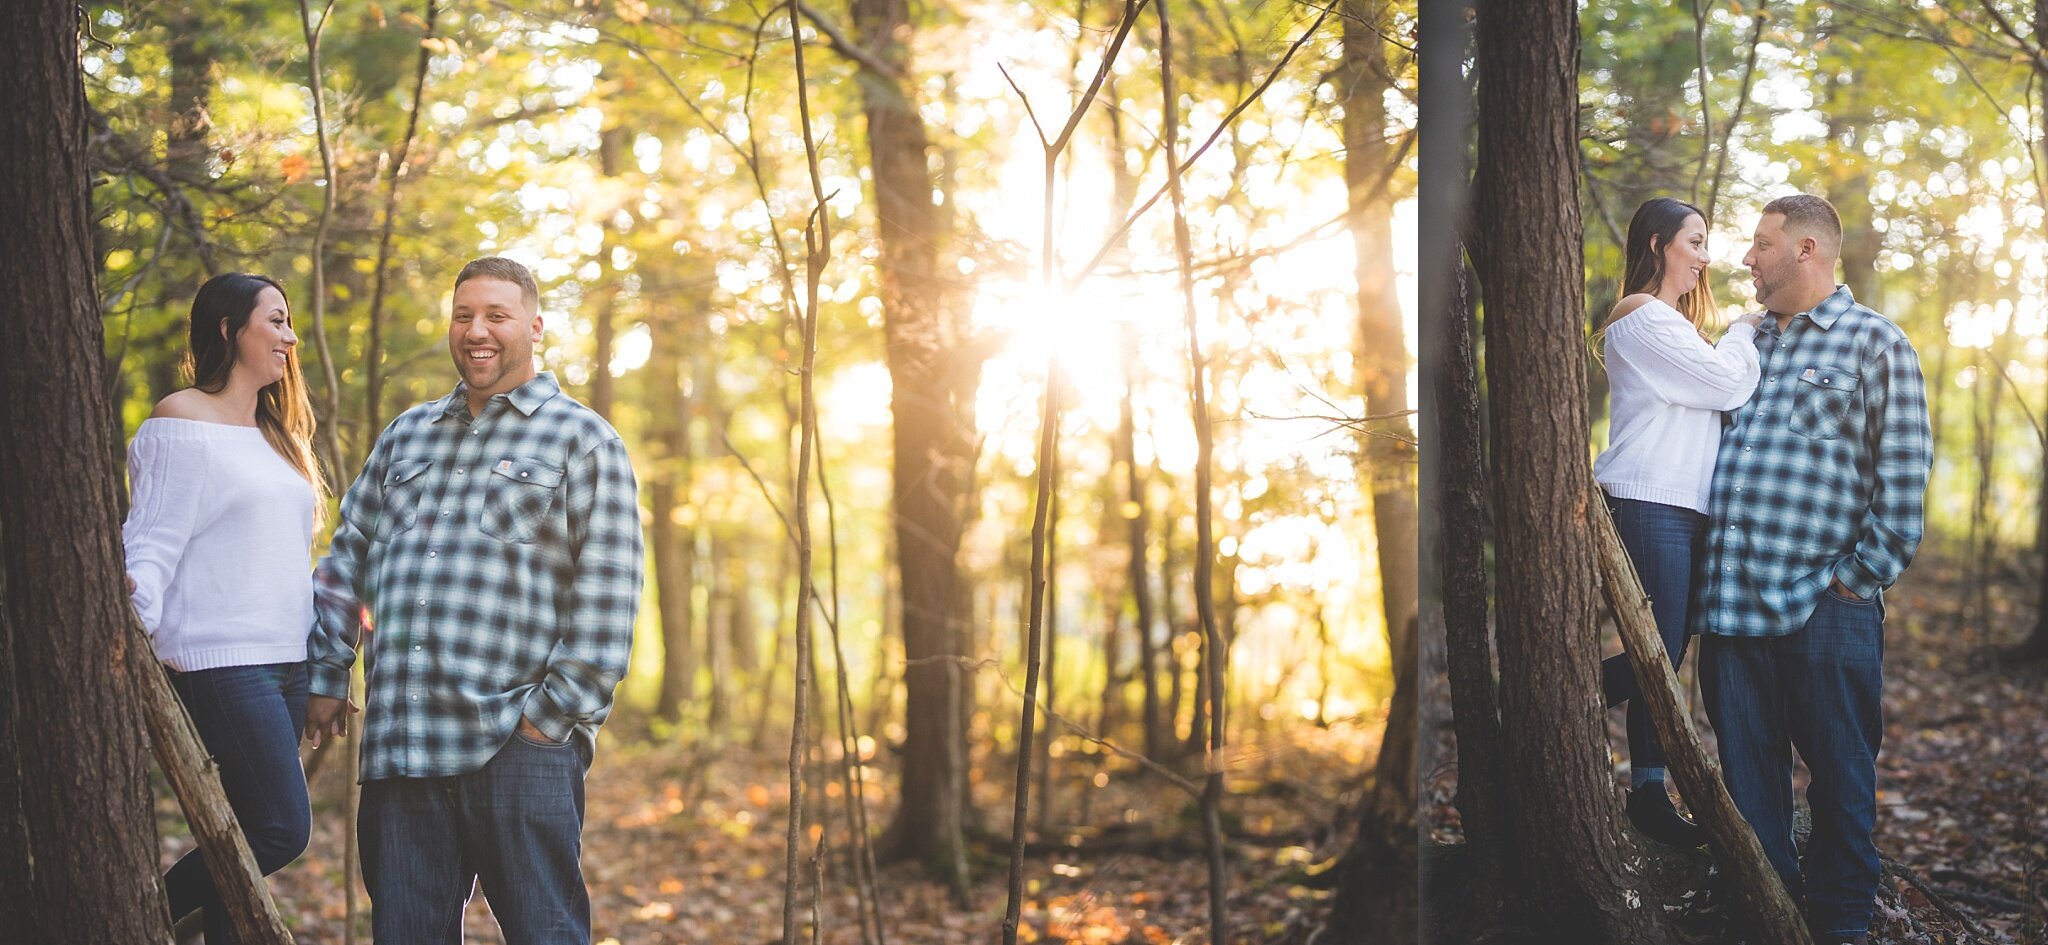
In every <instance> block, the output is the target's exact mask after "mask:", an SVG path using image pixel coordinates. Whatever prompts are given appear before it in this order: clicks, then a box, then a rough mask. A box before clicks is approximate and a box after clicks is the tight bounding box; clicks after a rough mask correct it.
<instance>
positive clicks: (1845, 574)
mask: <svg viewBox="0 0 2048 945" xmlns="http://www.w3.org/2000/svg"><path fill="white" fill-rule="evenodd" d="M1835 580H1837V581H1840V582H1842V586H1843V587H1846V588H1848V589H1849V593H1851V594H1855V595H1856V596H1857V597H1860V598H1863V599H1864V600H1876V599H1877V595H1878V592H1879V591H1881V590H1883V589H1884V586H1883V585H1881V584H1879V583H1878V581H1877V578H1875V577H1872V576H1871V574H1870V572H1869V571H1866V570H1864V568H1863V565H1861V564H1859V563H1857V561H1856V556H1855V555H1850V556H1849V557H1847V558H1843V559H1842V560H1841V561H1838V562H1836V563H1835Z"/></svg>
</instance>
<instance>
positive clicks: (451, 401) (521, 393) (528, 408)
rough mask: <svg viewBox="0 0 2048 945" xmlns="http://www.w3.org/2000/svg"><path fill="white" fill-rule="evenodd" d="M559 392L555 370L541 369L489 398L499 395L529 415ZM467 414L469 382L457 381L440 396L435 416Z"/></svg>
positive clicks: (521, 412)
mask: <svg viewBox="0 0 2048 945" xmlns="http://www.w3.org/2000/svg"><path fill="white" fill-rule="evenodd" d="M561 392H562V385H560V384H557V383H556V382H555V372H553V371H542V372H540V373H539V374H536V375H534V376H533V380H530V381H527V382H526V383H524V384H521V385H519V386H518V387H515V388H512V390H510V391H508V392H506V393H503V394H497V395H495V396H493V397H492V398H491V399H492V400H496V399H498V398H499V397H503V398H505V399H506V400H507V401H509V402H511V404H512V406H513V408H514V409H516V410H518V411H519V413H520V414H521V415H522V416H528V417H531V416H533V412H534V411H536V410H539V409H540V405H542V404H544V403H547V402H548V401H549V400H552V399H554V396H555V395H556V394H559V393H561ZM467 416H469V384H468V382H466V381H458V382H456V384H455V389H454V390H452V391H449V392H448V396H446V397H443V398H441V400H440V410H439V411H438V412H437V414H436V418H437V419H439V418H444V417H467Z"/></svg>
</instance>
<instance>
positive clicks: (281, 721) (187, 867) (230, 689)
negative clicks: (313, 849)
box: [164, 663, 313, 945]
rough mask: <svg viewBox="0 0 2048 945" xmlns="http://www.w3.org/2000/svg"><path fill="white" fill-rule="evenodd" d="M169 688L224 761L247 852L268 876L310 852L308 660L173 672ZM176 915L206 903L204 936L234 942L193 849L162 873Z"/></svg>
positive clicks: (224, 782)
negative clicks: (304, 747) (302, 761)
mask: <svg viewBox="0 0 2048 945" xmlns="http://www.w3.org/2000/svg"><path fill="white" fill-rule="evenodd" d="M171 688H172V690H174V691H176V692H177V694H178V699H179V701H181V702H183V703H185V711H187V712H189V713H191V715H192V724H193V725H194V726H196V727H197V728H198V729H199V740H200V741H201V742H202V743H204V744H205V745H206V751H207V754H210V755H212V756H213V759H214V761H215V763H217V764H218V765H220V786H221V788H222V789H223V790H224V791H225V792H226V793H227V797H228V807H229V808H230V809H232V810H233V811H234V812H235V820H236V821H237V822H239V823H240V824H241V825H242V835H243V836H244V837H246V838H247V839H248V841H249V852H250V853H253V854H255V856H256V866H257V867H258V868H260V869H261V870H263V873H264V875H266V876H267V875H269V874H271V873H275V872H277V871H278V870H280V869H283V868H284V866H285V864H287V863H290V862H291V861H293V860H296V859H298V858H299V854H301V853H304V852H305V851H306V840H307V837H308V835H309V834H310V833H311V832H312V829H313V808H312V806H311V805H310V804H308V803H307V799H306V773H305V771H304V770H303V769H301V768H300V767H299V733H300V732H301V731H304V730H305V728H306V664H305V663H277V664H274V665H269V666H223V667H221V668H219V669H202V670H197V671H194V672H190V673H172V674H171ZM164 892H165V894H166V895H167V896H168V897H169V899H170V906H171V917H172V918H173V919H174V920H175V919H178V918H181V917H183V916H184V915H185V914H186V913H188V912H191V911H192V910H194V909H204V910H206V912H205V930H206V940H207V941H208V942H216V943H229V945H232V943H233V942H235V941H236V938H235V932H234V926H233V923H231V922H230V921H229V920H228V914H227V910H226V908H224V907H223V906H222V905H221V902H220V895H219V894H218V893H216V892H215V891H214V888H213V877H212V876H210V875H208V874H207V872H206V857H205V855H204V854H203V853H201V852H200V851H199V850H196V849H195V850H193V851H192V852H190V853H187V854H185V856H184V857H183V858H182V859H180V860H178V862H177V863H176V864H173V865H172V866H171V869H170V871H169V872H167V873H165V874H164Z"/></svg>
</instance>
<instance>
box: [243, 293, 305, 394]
mask: <svg viewBox="0 0 2048 945" xmlns="http://www.w3.org/2000/svg"><path fill="white" fill-rule="evenodd" d="M298 343H299V336H298V335H296V334H294V333H293V332H292V315H291V312H290V310H288V309H287V308H286V307H285V302H284V293H282V292H279V291H277V290H276V289H275V288H272V287H270V286H264V287H263V291H262V292H259V293H257V295H256V308H255V309H254V310H252V311H250V313H249V321H248V323H247V324H245V325H243V326H242V330H241V331H240V332H238V333H237V334H236V335H235V338H234V344H235V365H234V369H235V370H238V371H248V372H250V373H251V375H252V376H253V377H254V378H255V380H256V384H257V386H258V387H268V386H270V385H272V384H275V383H277V382H278V381H279V380H281V379H283V377H284V372H285V365H286V359H287V357H288V356H289V355H290V354H291V350H292V348H294V347H296V346H297V345H298Z"/></svg>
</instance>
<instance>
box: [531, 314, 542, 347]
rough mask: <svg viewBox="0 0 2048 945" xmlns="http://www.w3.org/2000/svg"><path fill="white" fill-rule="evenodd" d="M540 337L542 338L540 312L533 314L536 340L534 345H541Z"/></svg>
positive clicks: (534, 338)
mask: <svg viewBox="0 0 2048 945" xmlns="http://www.w3.org/2000/svg"><path fill="white" fill-rule="evenodd" d="M540 336H541V325H540V313H539V312H535V313H533V340H534V343H535V344H539V343H540Z"/></svg>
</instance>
